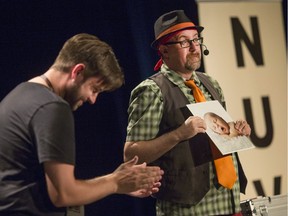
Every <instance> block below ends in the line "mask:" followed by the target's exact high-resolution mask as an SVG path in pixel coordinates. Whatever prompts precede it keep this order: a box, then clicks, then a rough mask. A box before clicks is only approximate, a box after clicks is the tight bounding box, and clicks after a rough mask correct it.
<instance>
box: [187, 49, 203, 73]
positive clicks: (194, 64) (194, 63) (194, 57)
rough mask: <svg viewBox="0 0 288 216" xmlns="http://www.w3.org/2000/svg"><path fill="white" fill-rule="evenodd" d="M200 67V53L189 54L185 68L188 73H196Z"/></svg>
mask: <svg viewBox="0 0 288 216" xmlns="http://www.w3.org/2000/svg"><path fill="white" fill-rule="evenodd" d="M200 65H201V55H200V53H189V54H188V55H187V58H186V62H185V68H186V69H187V70H188V71H196V70H197V69H198V68H200Z"/></svg>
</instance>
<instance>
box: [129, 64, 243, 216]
mask: <svg viewBox="0 0 288 216" xmlns="http://www.w3.org/2000/svg"><path fill="white" fill-rule="evenodd" d="M161 73H163V74H164V75H165V76H166V77H168V79H169V80H170V81H171V82H173V83H174V84H176V85H177V86H178V87H179V88H180V89H181V91H182V92H183V93H184V95H185V96H186V97H187V98H188V100H189V102H190V103H195V100H194V97H193V95H192V94H191V89H190V88H189V87H187V86H186V85H185V84H184V82H183V78H182V77H181V76H180V75H178V74H177V73H175V72H173V71H171V70H169V68H168V67H167V66H166V65H165V64H163V65H162V67H161ZM191 78H192V79H194V80H195V83H196V84H197V85H198V86H199V87H200V89H201V90H202V92H203V93H204V95H205V97H206V100H207V101H208V100H211V95H210V93H209V92H208V91H207V90H206V89H205V87H204V86H203V85H202V83H200V80H199V79H198V77H197V75H196V73H195V72H193V74H192V77H191ZM209 78H210V80H211V82H212V83H213V85H214V87H215V88H216V89H217V91H218V92H219V95H220V97H221V99H222V101H224V96H223V92H222V89H221V88H220V86H219V84H218V82H217V81H216V80H214V79H212V78H211V77H209ZM163 108H164V107H163V100H162V93H161V90H160V88H159V87H158V86H157V84H156V83H155V82H154V81H153V80H151V79H146V80H144V81H143V82H141V83H140V84H139V85H138V86H137V87H136V88H134V90H133V91H132V93H131V97H130V104H129V108H128V114H129V119H128V127H127V138H126V141H127V142H133V141H141V140H151V139H154V138H155V137H156V135H157V133H158V131H159V125H160V122H161V118H162V114H163ZM233 160H234V165H235V168H236V171H238V166H237V160H236V158H235V156H234V155H233ZM237 174H238V173H237ZM164 175H165V174H164ZM214 175H215V174H214V173H213V166H212V163H210V190H209V192H208V193H207V194H206V196H205V197H204V198H203V199H202V200H201V201H200V202H199V203H198V204H197V205H195V206H190V205H184V204H177V203H171V202H168V201H163V200H157V207H156V209H157V216H164V215H165V216H192V215H193V216H208V215H221V214H222V215H223V214H231V213H233V207H232V204H231V192H230V191H229V190H227V189H225V188H223V187H221V188H219V189H217V188H216V187H215V186H214V184H213V179H214ZM232 190H233V194H234V202H235V205H236V206H235V207H236V209H235V210H236V212H240V211H241V209H240V188H239V181H237V182H236V183H235V185H234V186H233V189H232Z"/></svg>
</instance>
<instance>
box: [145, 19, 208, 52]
mask: <svg viewBox="0 0 288 216" xmlns="http://www.w3.org/2000/svg"><path fill="white" fill-rule="evenodd" d="M185 29H196V30H197V31H198V33H200V32H202V31H203V29H204V27H202V26H195V25H193V26H192V25H189V24H188V25H185V24H183V23H181V25H176V26H173V27H172V28H169V29H167V30H166V31H164V32H162V33H161V34H160V35H159V36H158V37H157V39H155V40H154V41H153V42H152V43H151V47H152V48H153V49H157V48H158V43H159V41H160V40H161V39H162V38H163V37H165V36H167V35H169V34H172V33H174V32H176V31H181V30H185Z"/></svg>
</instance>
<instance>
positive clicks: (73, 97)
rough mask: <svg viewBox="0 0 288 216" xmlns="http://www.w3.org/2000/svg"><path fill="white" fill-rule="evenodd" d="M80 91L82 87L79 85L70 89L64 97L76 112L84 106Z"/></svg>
mask: <svg viewBox="0 0 288 216" xmlns="http://www.w3.org/2000/svg"><path fill="white" fill-rule="evenodd" d="M79 89H80V87H79V86H78V85H75V86H73V87H71V88H70V89H68V90H67V91H66V94H65V96H64V97H63V98H64V100H66V101H67V102H68V103H69V105H70V107H71V109H72V110H73V111H76V110H77V109H78V108H79V107H80V106H81V105H82V104H83V100H82V98H81V96H80V93H79V92H80V90H79Z"/></svg>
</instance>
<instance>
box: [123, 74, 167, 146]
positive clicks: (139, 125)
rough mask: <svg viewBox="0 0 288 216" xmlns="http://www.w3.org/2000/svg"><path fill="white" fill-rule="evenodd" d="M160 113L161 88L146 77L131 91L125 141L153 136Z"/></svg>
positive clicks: (161, 111) (161, 109)
mask: <svg viewBox="0 0 288 216" xmlns="http://www.w3.org/2000/svg"><path fill="white" fill-rule="evenodd" d="M162 115H163V98H162V93H161V90H160V89H159V87H158V86H157V84H156V83H155V82H154V81H153V80H150V79H147V80H145V81H143V82H142V83H140V84H139V85H138V86H137V87H136V88H135V89H134V90H133V91H132V92H131V97H130V102H129V107H128V126H127V137H126V141H134V142H136V141H141V140H150V139H153V138H155V137H156V135H157V133H158V131H159V124H160V121H161V119H162Z"/></svg>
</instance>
